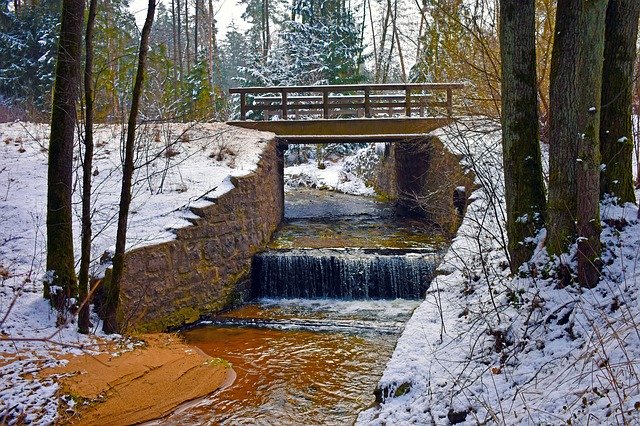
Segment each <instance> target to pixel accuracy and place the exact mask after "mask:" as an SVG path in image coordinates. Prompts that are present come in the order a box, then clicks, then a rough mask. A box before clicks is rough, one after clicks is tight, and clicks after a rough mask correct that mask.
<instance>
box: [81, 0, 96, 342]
mask: <svg viewBox="0 0 640 426" xmlns="http://www.w3.org/2000/svg"><path fill="white" fill-rule="evenodd" d="M96 8H97V0H91V1H90V2H89V16H88V18H87V31H86V34H85V65H84V102H85V122H84V146H85V148H84V161H83V162H82V241H81V249H80V252H81V253H80V274H79V277H78V278H79V286H80V294H79V298H80V311H79V312H78V331H79V332H80V333H85V334H86V333H88V332H89V325H90V324H89V263H90V261H91V177H92V169H93V81H92V80H93V28H94V26H95V22H96Z"/></svg>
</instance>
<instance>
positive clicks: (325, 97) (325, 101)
mask: <svg viewBox="0 0 640 426" xmlns="http://www.w3.org/2000/svg"><path fill="white" fill-rule="evenodd" d="M322 117H324V118H325V119H327V118H329V92H328V91H327V90H324V91H323V92H322Z"/></svg>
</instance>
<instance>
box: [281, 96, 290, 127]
mask: <svg viewBox="0 0 640 426" xmlns="http://www.w3.org/2000/svg"><path fill="white" fill-rule="evenodd" d="M280 93H281V94H282V119H283V120H286V119H287V115H288V114H289V111H288V108H287V91H286V90H282V91H281V92H280Z"/></svg>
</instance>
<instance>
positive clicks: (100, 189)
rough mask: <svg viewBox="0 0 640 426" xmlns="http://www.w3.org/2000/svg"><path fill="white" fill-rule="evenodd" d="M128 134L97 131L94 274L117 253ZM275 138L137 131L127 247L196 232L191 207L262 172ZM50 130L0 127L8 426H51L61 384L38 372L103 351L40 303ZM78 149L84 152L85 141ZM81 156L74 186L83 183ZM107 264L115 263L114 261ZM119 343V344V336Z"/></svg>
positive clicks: (0, 299) (0, 347)
mask: <svg viewBox="0 0 640 426" xmlns="http://www.w3.org/2000/svg"><path fill="white" fill-rule="evenodd" d="M124 135H125V133H124V131H123V129H122V127H120V126H116V125H100V126H97V127H96V129H95V136H94V138H95V157H94V170H93V196H92V204H93V208H92V210H93V236H94V239H93V249H92V258H93V259H94V263H93V270H92V272H93V273H94V274H95V273H100V271H102V270H104V268H105V265H101V264H100V262H99V259H100V257H101V256H102V255H103V254H104V253H105V252H108V251H109V250H110V248H111V247H112V246H113V245H114V240H115V234H116V222H117V211H118V201H119V194H120V180H121V167H120V165H121V149H120V146H121V141H122V140H123V138H124ZM272 138H273V135H272V134H270V133H262V132H255V131H251V130H245V129H240V128H236V127H231V126H227V125H225V124H220V123H211V124H199V123H184V124H151V125H143V126H141V127H140V128H139V129H138V140H137V149H136V166H137V169H136V173H135V176H134V187H133V202H132V205H131V214H130V217H129V230H128V238H127V247H128V248H133V247H139V246H141V245H146V244H155V243H159V242H162V241H167V240H170V239H172V238H174V234H173V232H172V230H174V229H176V228H180V227H184V226H188V225H189V224H190V222H189V219H193V214H192V213H190V211H189V206H191V205H203V204H209V203H211V202H212V201H211V200H212V199H214V198H215V197H217V196H220V195H221V194H224V193H225V192H227V191H229V190H231V189H232V188H233V184H232V183H231V179H230V177H232V176H242V175H246V174H248V173H251V172H252V171H254V170H255V169H256V166H257V162H258V160H259V159H260V156H261V153H262V151H263V149H264V147H265V146H266V143H267V141H269V140H270V139H272ZM48 140H49V126H48V125H44V124H35V123H21V122H14V123H5V124H0V219H1V221H2V225H1V226H0V337H1V338H2V339H0V377H2V380H1V381H0V419H2V420H1V421H0V423H1V422H3V421H6V422H8V423H9V424H14V423H19V422H23V423H34V424H51V423H53V421H54V419H55V418H56V414H57V410H58V401H57V399H56V398H53V395H54V394H55V392H56V391H57V384H56V383H55V382H53V381H51V380H40V379H34V378H33V373H36V372H37V371H38V370H39V369H41V368H44V367H46V366H51V365H53V364H55V363H57V362H63V361H56V359H55V358H56V357H59V356H60V355H62V354H70V353H80V352H82V351H87V350H98V349H99V348H98V347H97V346H95V345H96V344H97V342H98V340H96V339H105V338H107V337H106V336H102V335H101V334H100V332H99V329H100V323H99V320H98V318H95V317H94V318H92V323H93V324H94V327H95V330H94V331H95V335H96V336H95V337H88V336H84V335H80V334H78V333H77V331H76V325H75V324H66V325H64V326H61V327H60V328H57V327H56V325H55V324H56V314H55V313H54V312H53V311H52V310H51V308H50V307H49V304H48V302H47V301H45V300H44V299H43V298H42V278H43V276H44V275H45V270H44V268H45V246H46V227H45V222H46V192H47V161H48V160H47V156H48V152H47V146H48ZM77 144H78V147H77V149H76V152H78V149H80V148H81V146H80V142H77ZM80 158H81V156H80V155H76V157H75V159H74V163H75V167H74V170H75V173H76V176H75V181H76V182H81V180H82V179H81V173H82V169H81V166H80ZM79 194H81V188H80V183H78V184H77V186H76V187H75V188H74V238H75V241H76V250H78V249H79V236H80V232H79V229H80V227H79V222H80V213H81V204H80V199H79ZM107 257H108V256H107ZM111 338H117V336H115V337H113V336H112V337H111Z"/></svg>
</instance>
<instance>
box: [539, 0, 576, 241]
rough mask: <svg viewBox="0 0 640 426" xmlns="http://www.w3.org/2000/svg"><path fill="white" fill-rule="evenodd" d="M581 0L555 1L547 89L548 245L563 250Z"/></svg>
mask: <svg viewBox="0 0 640 426" xmlns="http://www.w3.org/2000/svg"><path fill="white" fill-rule="evenodd" d="M580 3H581V0H558V7H557V10H556V29H555V39H554V42H553V53H552V56H551V77H550V90H549V92H550V93H549V107H550V109H549V195H548V196H549V200H548V213H549V217H548V221H547V231H548V234H547V248H548V250H549V253H551V254H560V253H562V252H564V251H566V250H567V249H568V247H569V245H570V244H571V243H572V242H573V241H574V237H575V232H576V229H575V220H576V208H577V200H576V197H577V192H576V190H577V187H576V154H577V152H576V145H577V135H578V127H577V123H578V120H577V117H578V111H577V91H578V80H577V75H576V67H577V52H578V36H579V34H578V17H579V14H578V11H579V8H580Z"/></svg>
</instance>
